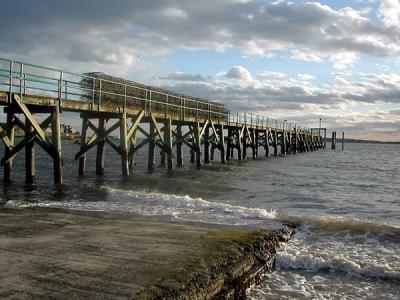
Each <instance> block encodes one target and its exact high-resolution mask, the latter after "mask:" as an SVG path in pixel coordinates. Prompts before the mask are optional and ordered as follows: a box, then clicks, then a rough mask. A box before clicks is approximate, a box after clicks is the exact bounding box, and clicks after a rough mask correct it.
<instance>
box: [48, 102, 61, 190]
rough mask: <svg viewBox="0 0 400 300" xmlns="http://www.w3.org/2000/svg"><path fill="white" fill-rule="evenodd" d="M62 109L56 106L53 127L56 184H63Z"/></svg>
mask: <svg viewBox="0 0 400 300" xmlns="http://www.w3.org/2000/svg"><path fill="white" fill-rule="evenodd" d="M60 123H61V122H60V108H59V107H58V105H56V106H54V110H53V122H52V123H51V124H52V127H51V132H52V133H51V135H52V144H53V147H54V156H53V170H54V183H55V184H62V183H63V171H62V170H63V162H62V158H61V124H60Z"/></svg>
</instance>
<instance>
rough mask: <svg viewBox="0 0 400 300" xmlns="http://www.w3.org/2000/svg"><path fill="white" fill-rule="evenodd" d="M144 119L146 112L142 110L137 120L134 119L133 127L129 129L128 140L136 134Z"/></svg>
mask: <svg viewBox="0 0 400 300" xmlns="http://www.w3.org/2000/svg"><path fill="white" fill-rule="evenodd" d="M143 117H144V111H143V110H142V111H141V112H140V113H139V114H138V115H137V116H136V117H135V118H132V126H131V127H130V128H129V131H128V133H127V139H130V138H131V137H132V135H133V134H134V133H136V130H137V127H138V126H139V124H140V121H142V119H143Z"/></svg>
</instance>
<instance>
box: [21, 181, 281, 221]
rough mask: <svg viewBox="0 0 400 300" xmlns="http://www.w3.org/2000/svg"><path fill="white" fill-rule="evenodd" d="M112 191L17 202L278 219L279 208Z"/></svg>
mask: <svg viewBox="0 0 400 300" xmlns="http://www.w3.org/2000/svg"><path fill="white" fill-rule="evenodd" d="M104 188H105V189H106V190H107V192H108V193H109V194H110V197H108V198H107V199H106V200H104V199H103V200H102V201H84V199H74V200H66V201H60V202H58V201H57V202H56V201H43V202H36V203H24V202H18V203H16V206H18V207H32V206H40V207H56V208H66V209H79V210H91V211H118V212H127V213H134V214H142V215H169V216H173V217H175V218H180V219H185V220H195V221H203V222H210V223H222V224H225V223H226V224H239V225H245V224H255V223H263V222H265V221H267V220H275V219H276V216H277V214H278V213H277V211H275V210H266V209H260V208H248V207H244V206H238V205H231V204H226V203H221V202H215V201H207V200H204V199H202V198H193V197H191V196H189V195H175V194H166V193H158V192H149V191H128V190H123V189H117V188H113V187H104Z"/></svg>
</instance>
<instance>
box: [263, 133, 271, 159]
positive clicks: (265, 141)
mask: <svg viewBox="0 0 400 300" xmlns="http://www.w3.org/2000/svg"><path fill="white" fill-rule="evenodd" d="M269 135H270V132H269V129H266V130H265V134H264V147H265V157H268V156H269Z"/></svg>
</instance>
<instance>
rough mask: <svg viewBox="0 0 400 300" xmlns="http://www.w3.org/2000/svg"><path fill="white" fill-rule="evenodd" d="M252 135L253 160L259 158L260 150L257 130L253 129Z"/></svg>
mask: <svg viewBox="0 0 400 300" xmlns="http://www.w3.org/2000/svg"><path fill="white" fill-rule="evenodd" d="M251 135H252V143H251V151H252V153H251V154H252V157H253V159H256V158H257V148H258V137H257V136H258V134H257V132H256V129H253V130H252V132H251Z"/></svg>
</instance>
